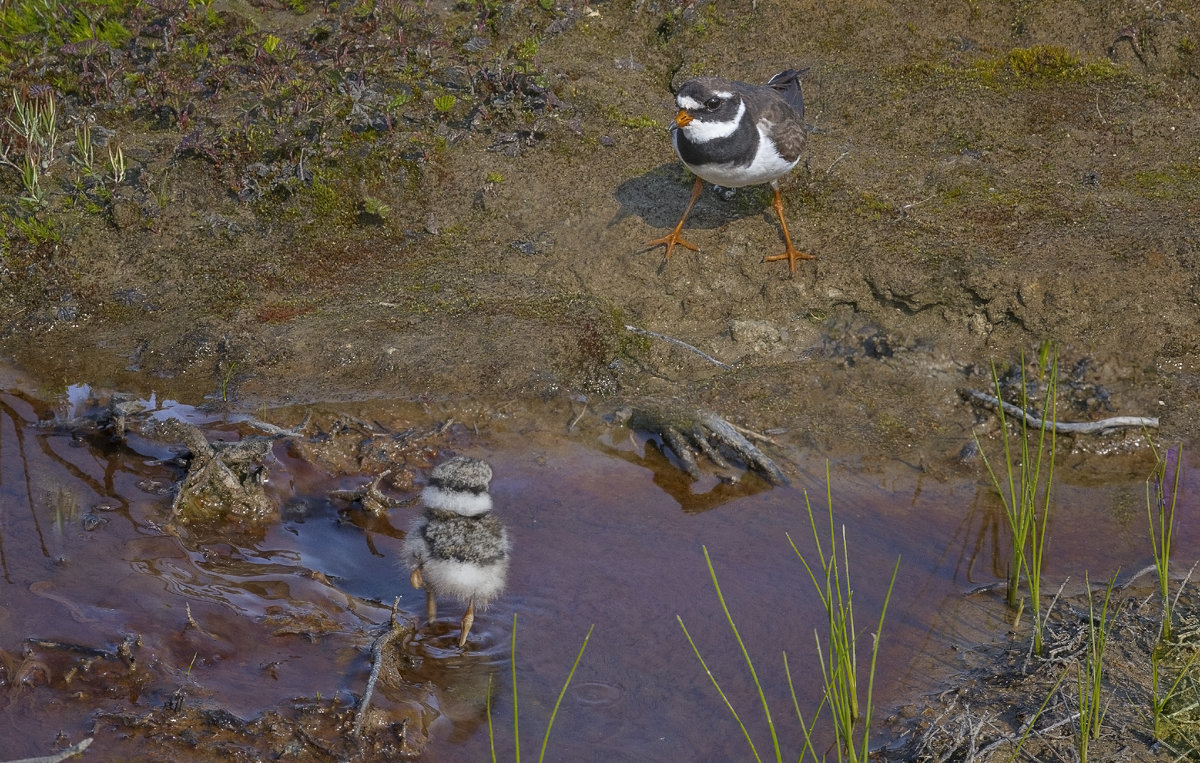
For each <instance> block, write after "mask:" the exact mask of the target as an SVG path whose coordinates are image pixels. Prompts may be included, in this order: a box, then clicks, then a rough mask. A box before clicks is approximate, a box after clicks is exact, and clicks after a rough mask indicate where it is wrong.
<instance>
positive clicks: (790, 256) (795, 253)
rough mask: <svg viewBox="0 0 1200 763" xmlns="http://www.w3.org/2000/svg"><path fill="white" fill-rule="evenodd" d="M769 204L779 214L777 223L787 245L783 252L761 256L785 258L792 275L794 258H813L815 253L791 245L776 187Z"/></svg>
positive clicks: (764, 260)
mask: <svg viewBox="0 0 1200 763" xmlns="http://www.w3.org/2000/svg"><path fill="white" fill-rule="evenodd" d="M771 206H772V207H774V208H775V214H777V215H779V224H780V225H781V226H782V227H783V242H784V244H786V245H787V249H786V250H785V251H784V252H783V254H772V255H770V256H768V257H763V262H775V261H777V260H787V261H788V270H789V271H790V272H791V274H792V275H796V260H815V259H816V255H812V254H805V253H804V252H802V251H800V250H799V249H797V248H796V247H794V246H792V235H791V234H790V233H788V227H787V220H784V219H783V197H782V196H781V195H780V193H779V189H778V188H776V189H775V198H774V199H773V200H772V201H771Z"/></svg>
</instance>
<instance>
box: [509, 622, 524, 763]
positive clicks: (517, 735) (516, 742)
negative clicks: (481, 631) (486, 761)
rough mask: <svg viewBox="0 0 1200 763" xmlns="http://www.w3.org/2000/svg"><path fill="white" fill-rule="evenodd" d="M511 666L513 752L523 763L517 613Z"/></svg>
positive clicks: (513, 625) (518, 760)
mask: <svg viewBox="0 0 1200 763" xmlns="http://www.w3.org/2000/svg"><path fill="white" fill-rule="evenodd" d="M508 662H509V665H510V666H511V667H512V691H513V751H514V754H515V755H516V758H515V760H516V761H517V763H521V731H520V728H519V726H518V724H519V718H518V715H517V613H516V612H513V624H512V646H511V647H510V651H509V660H508Z"/></svg>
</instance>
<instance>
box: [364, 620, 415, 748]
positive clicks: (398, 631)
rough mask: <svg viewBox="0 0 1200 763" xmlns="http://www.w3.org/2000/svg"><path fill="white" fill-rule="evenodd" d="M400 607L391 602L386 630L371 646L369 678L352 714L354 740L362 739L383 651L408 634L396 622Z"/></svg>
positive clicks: (381, 666)
mask: <svg viewBox="0 0 1200 763" xmlns="http://www.w3.org/2000/svg"><path fill="white" fill-rule="evenodd" d="M399 606H400V597H399V596H397V597H396V600H395V601H394V602H392V616H391V619H390V620H389V621H388V629H387V630H386V631H385V632H383V633H381V634H380V635H379V637H378V638H376V639H375V643H373V644H371V677H370V678H368V679H367V688H366V690H365V691H364V692H363V696H362V700H361V701H360V702H359V703H358V712H357V713H355V714H354V738H355V739H356V740H357V739H361V738H362V728H363V721H365V720H366V718H367V708H368V707H370V706H371V695H372V694H374V693H375V682H376V681H378V680H379V674H380V672H382V670H383V650H384V649H385V648H386V647H387V646H388V644H390V643H392V641H393V640H395V639H396V638H398V637H399V636H401V635H402V634H404V633H407V632H408V629H407V628H401V627H399V624H398V623H397V622H396V608H397V607H399Z"/></svg>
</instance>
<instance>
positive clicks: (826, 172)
mask: <svg viewBox="0 0 1200 763" xmlns="http://www.w3.org/2000/svg"><path fill="white" fill-rule="evenodd" d="M849 155H850V152H849V151H843V152H842V153H841V154H840V155H839V156H838V158H836V159H834V160H833V163H832V164H830V165H829V166H828V167H826V168H825V174H826V175H828V174H829V173H830V172H833V168H834V167H836V166H837V163H838V162H840V161H841V160H843V159H845V158H846V157H847V156H849Z"/></svg>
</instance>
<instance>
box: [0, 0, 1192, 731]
mask: <svg viewBox="0 0 1200 763" xmlns="http://www.w3.org/2000/svg"><path fill="white" fill-rule="evenodd" d="M35 5H37V7H41V5H40V4H33V3H28V4H27V3H22V2H15V3H10V4H7V5H6V7H5V9H4V10H3V11H2V12H0V13H2V14H4V15H2V16H0V29H2V30H3V35H0V37H2V38H3V40H4V42H2V43H0V73H3V75H4V77H3V78H4V80H6V81H7V82H8V83H9V84H8V85H7V86H6V88H5V90H6V91H8V90H12V91H14V93H15V95H14V96H13V97H12V98H10V99H8V100H6V101H5V106H4V108H5V109H7V111H8V114H7V116H8V117H9V119H10V120H11V123H10V124H7V125H4V126H3V127H0V135H2V136H3V144H4V147H5V150H6V152H7V153H6V156H7V158H8V159H9V160H10V162H11V164H12V165H14V166H2V167H0V192H2V197H3V198H5V199H7V201H5V202H3V205H2V211H3V217H2V218H0V222H2V224H3V226H2V231H3V233H2V235H3V238H2V241H0V246H2V247H3V249H2V251H0V253H2V256H3V259H2V260H0V287H2V290H0V314H2V315H3V316H4V318H3V321H2V323H0V352H3V353H4V355H6V356H8V357H10V358H12V359H13V360H15V361H16V363H17V364H18V365H19V366H21V367H22V368H24V369H27V370H28V371H29V373H30V374H31V376H33V377H35V378H37V379H40V380H44V383H46V384H48V385H50V386H54V385H56V384H57V385H63V384H66V383H68V382H72V381H75V380H79V379H87V380H88V381H89V382H90V383H92V384H94V385H96V386H99V387H106V388H111V389H124V390H130V391H134V392H138V393H148V392H149V391H150V390H151V389H153V390H156V391H157V392H159V393H160V394H163V395H170V396H172V397H174V398H176V399H180V400H192V401H196V402H198V401H199V400H200V399H202V398H203V397H204V396H209V397H210V398H218V399H221V400H225V401H228V402H230V403H232V404H233V405H234V406H237V407H242V408H244V409H246V410H251V411H252V410H255V409H256V408H258V407H260V406H262V405H264V404H270V405H275V404H280V403H288V402H306V401H330V400H354V399H364V398H370V397H392V398H402V399H410V400H438V401H448V402H449V403H450V404H454V403H456V402H463V401H469V400H500V401H503V400H511V399H514V398H516V399H544V398H556V397H566V396H570V397H575V398H577V399H578V398H579V397H582V398H585V399H586V400H587V401H588V402H589V404H592V403H595V404H596V405H595V407H594V408H593V410H595V409H596V408H603V407H604V406H610V407H615V406H616V405H617V404H619V403H622V402H627V401H635V402H636V401H638V400H641V399H646V398H649V397H654V398H657V399H669V400H671V401H673V402H674V403H675V404H677V405H679V406H691V407H696V408H701V407H703V408H706V409H710V410H713V411H717V412H718V413H720V414H721V415H722V416H725V417H728V418H729V419H730V420H731V421H735V422H738V423H741V424H744V425H747V426H751V427H753V428H756V429H759V430H771V431H774V430H786V432H785V433H784V434H782V435H780V438H781V439H782V440H783V441H785V442H786V444H787V445H788V446H790V447H804V448H813V449H816V450H818V451H824V452H854V453H860V454H864V453H865V454H867V457H868V458H876V457H878V458H903V459H905V460H906V462H908V463H911V464H913V465H914V466H918V467H920V468H923V469H926V470H928V471H929V472H931V473H933V474H935V475H937V474H939V473H941V472H942V471H943V470H944V469H947V468H952V465H953V464H955V463H957V461H958V458H959V451H960V448H962V447H963V446H964V445H966V444H967V443H969V442H970V440H971V436H970V431H971V427H972V426H973V425H974V424H975V423H976V422H977V421H980V420H984V419H985V418H987V417H988V416H989V415H990V414H986V413H982V412H978V411H976V410H974V409H973V408H972V407H971V406H970V405H969V404H968V403H966V402H964V400H963V399H962V398H961V396H960V395H959V394H958V390H960V389H961V388H964V387H973V388H977V389H986V388H987V387H988V386H989V385H990V383H991V374H992V368H993V364H995V366H996V367H997V368H998V370H999V372H1000V373H1001V374H1006V373H1008V371H1009V369H1010V367H1012V366H1014V365H1019V363H1020V358H1021V356H1022V354H1024V355H1025V356H1027V357H1028V358H1033V357H1035V356H1036V355H1037V353H1038V351H1039V350H1040V349H1042V348H1045V347H1054V348H1056V350H1057V352H1058V358H1059V360H1058V363H1059V370H1060V372H1061V373H1062V377H1063V381H1061V382H1060V385H1062V387H1063V388H1064V389H1069V390H1070V395H1069V399H1070V405H1069V406H1065V407H1064V408H1063V409H1060V418H1066V419H1072V420H1087V419H1094V418H1103V417H1107V416H1115V415H1140V416H1157V417H1160V418H1161V428H1160V430H1159V431H1160V433H1161V436H1162V437H1163V438H1168V439H1171V440H1188V441H1194V440H1196V439H1197V437H1198V436H1200V332H1198V331H1197V328H1196V327H1197V325H1200V118H1198V115H1197V113H1196V110H1197V105H1198V98H1200V13H1198V12H1197V10H1196V8H1195V7H1194V6H1193V5H1191V4H1187V3H1167V4H1165V5H1163V4H1155V5H1143V4H1123V3H1078V2H1051V3H1040V4H1037V3H1028V2H1024V1H1015V0H1014V1H1013V2H1001V3H992V4H986V3H974V2H966V3H962V2H958V3H939V2H935V3H904V2H895V3H871V2H866V3H852V4H844V3H824V2H815V3H794V2H767V1H766V0H763V1H762V2H752V1H751V0H737V1H736V2H729V3H720V4H718V3H715V2H703V1H701V2H666V1H659V0H639V1H638V2H632V1H624V2H623V1H618V2H599V1H596V2H591V3H588V2H581V1H576V0H560V2H549V1H548V2H538V3H532V2H531V3H508V2H500V1H496V2H493V1H492V0H480V1H479V2H457V3H456V2H450V1H449V0H431V1H429V2H404V1H403V0H379V2H370V1H369V0H364V1H363V2H359V3H351V2H345V3H339V2H330V3H325V4H316V3H313V4H307V3H304V2H302V1H301V0H294V1H291V0H289V2H285V3H278V2H274V1H273V0H263V1H262V2H259V1H258V0H254V1H253V2H243V1H242V0H214V2H212V3H210V4H207V5H206V4H204V3H186V2H183V0H178V2H175V1H173V0H162V2H150V3H137V2H133V1H132V0H94V1H93V2H88V3H85V4H84V5H86V7H87V9H88V12H87V13H86V14H83V15H82V17H83V18H85V20H86V23H84V22H81V21H80V18H81V17H79V16H76V15H74V14H73V13H72V12H71V11H70V10H69V9H66V8H65V6H64V7H62V8H58V10H57V11H49V12H36V11H35V9H34V6H35ZM55 12H57V13H59V15H58V16H55V15H54V13H55ZM789 67H801V68H802V67H808V72H807V73H806V74H805V77H804V86H805V95H806V103H807V118H808V120H809V122H810V135H809V141H808V151H809V154H808V155H807V156H806V157H805V160H804V162H803V164H802V166H801V167H800V168H798V169H797V171H795V172H794V173H793V174H792V175H791V176H790V177H789V178H788V179H787V180H786V181H785V182H784V184H783V191H784V200H785V207H786V210H787V215H788V220H789V223H790V228H791V231H792V235H793V237H794V238H795V239H796V243H797V245H798V246H799V247H800V248H801V249H803V250H805V251H809V252H812V253H814V254H816V255H817V259H816V260H813V261H806V262H804V263H802V264H801V265H800V266H799V267H798V268H797V272H796V275H795V277H794V278H789V277H788V272H787V268H786V267H785V266H784V265H782V264H781V263H770V264H764V263H762V262H761V259H762V257H763V255H765V254H770V253H773V252H774V251H775V250H776V248H777V247H778V246H779V245H780V229H779V227H778V224H777V222H776V220H775V219H774V216H773V213H772V212H771V210H770V209H769V207H768V206H767V201H768V195H767V191H766V190H764V189H745V190H742V191H739V192H738V193H737V194H736V195H735V196H734V198H733V199H732V200H723V199H721V198H719V197H718V196H716V195H714V194H707V193H706V194H705V196H704V197H703V198H702V200H701V201H700V202H699V203H698V205H697V207H696V209H695V211H694V212H693V214H692V216H691V218H690V220H689V223H688V226H687V228H686V230H687V235H688V238H689V239H690V240H691V241H693V242H695V243H697V244H699V245H700V247H701V251H700V252H698V253H693V252H687V251H680V252H678V253H677V254H676V255H675V256H673V257H672V258H671V260H670V261H664V259H663V255H662V249H661V248H656V249H652V250H647V249H646V247H645V246H644V242H645V241H647V240H649V239H652V238H655V237H658V236H661V235H662V234H663V233H665V232H666V231H667V230H669V229H670V228H671V226H673V225H674V224H675V222H676V220H677V219H678V216H679V215H680V214H681V213H682V211H683V207H684V204H685V202H686V200H687V194H688V187H689V180H690V179H689V178H688V177H687V176H686V173H685V172H684V171H683V170H682V168H681V167H680V165H679V164H678V162H677V161H676V160H675V157H674V155H673V153H672V151H671V149H670V145H669V141H668V138H667V133H666V129H665V127H666V125H667V124H668V123H669V119H670V116H671V114H672V111H673V102H672V97H671V92H672V90H673V88H674V87H676V86H678V84H679V83H680V82H682V81H684V80H685V79H687V78H689V77H691V76H694V75H699V74H715V75H720V76H726V77H730V78H735V79H744V80H747V81H754V82H757V81H765V80H766V79H767V78H768V77H770V76H771V75H772V74H774V73H776V72H778V71H780V70H782V69H785V68H789ZM51 99H53V100H54V102H55V104H56V107H57V124H58V135H57V138H56V146H55V147H54V150H52V151H51V150H49V149H47V148H46V147H45V146H43V147H40V148H39V147H37V146H32V145H29V141H28V140H26V139H25V138H24V137H22V136H21V135H19V134H18V132H17V130H16V129H15V125H16V123H18V122H19V121H20V119H19V115H18V114H17V104H32V103H39V104H46V103H48V102H49V101H50V100H51ZM85 125H86V126H90V135H91V140H92V141H93V143H94V157H92V158H91V159H88V158H86V157H85V156H84V155H83V154H84V151H83V149H82V148H80V147H79V146H78V145H77V136H79V135H82V134H83V128H84V126H85ZM118 148H119V151H120V154H119V157H123V162H124V165H125V170H124V173H123V174H122V173H121V172H120V171H119V168H118V169H116V170H115V169H114V168H113V167H112V166H111V165H112V164H117V165H119V164H120V159H119V158H118V154H117V153H115V152H116V151H117V149H118ZM27 155H28V156H30V157H32V158H33V160H34V162H35V164H38V165H39V166H40V168H41V174H40V181H39V182H40V188H41V196H42V198H40V200H37V199H34V200H20V198H19V197H22V196H30V195H31V194H30V193H29V188H28V185H27V184H25V183H23V181H22V175H21V173H20V172H19V171H18V168H19V167H20V166H21V165H22V163H23V161H24V158H25V157H26V156H27ZM110 157H112V158H113V159H114V160H115V161H110ZM89 167H90V169H89ZM32 196H35V197H36V196H37V194H32ZM629 325H632V326H636V327H639V328H642V329H646V330H649V331H653V332H658V333H660V334H663V335H667V336H670V337H673V338H675V339H678V340H681V341H682V342H686V343H687V344H689V345H692V346H694V347H696V348H698V349H700V350H702V351H703V352H705V353H707V354H708V355H710V356H712V357H714V358H715V359H717V360H719V361H721V362H722V363H724V364H727V366H730V367H731V368H726V367H723V366H718V365H716V364H713V363H711V362H709V361H708V360H705V359H703V358H702V357H700V356H699V355H697V354H694V353H690V352H688V351H687V350H686V349H682V348H680V347H679V346H678V345H675V344H671V343H668V342H665V341H662V340H659V339H655V338H648V337H646V336H645V335H643V334H637V333H634V332H631V331H629V330H627V329H626V326H629ZM1144 442H1145V441H1144V438H1143V437H1141V436H1140V435H1133V436H1131V437H1130V438H1128V439H1123V438H1118V439H1114V438H1112V437H1110V438H1109V439H1104V440H1092V439H1085V438H1080V439H1079V440H1077V441H1076V442H1075V443H1074V445H1075V446H1076V447H1077V448H1079V449H1085V450H1086V449H1093V450H1096V451H1104V450H1106V449H1110V448H1120V447H1142V446H1143V445H1144ZM972 706H973V707H975V708H979V705H978V704H975V703H974V702H973V705H972ZM979 709H980V710H982V708H979ZM331 712H332V711H331ZM338 712H340V713H342V714H341V715H340V716H338V718H339V719H340V720H339V721H338V722H339V723H343V724H344V723H345V722H346V714H345V711H344V708H343V709H342V710H339V711H338ZM329 717H330V718H333V716H329ZM143 720H146V722H149V720H148V719H143ZM289 722H290V721H287V719H283V718H280V719H277V720H270V719H267V718H264V719H263V720H262V721H261V723H263V724H268V725H270V724H275V725H276V726H279V727H280V728H282V725H285V724H286V723H289ZM1126 741H1127V742H1128V743H1130V744H1133V741H1131V740H1126Z"/></svg>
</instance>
